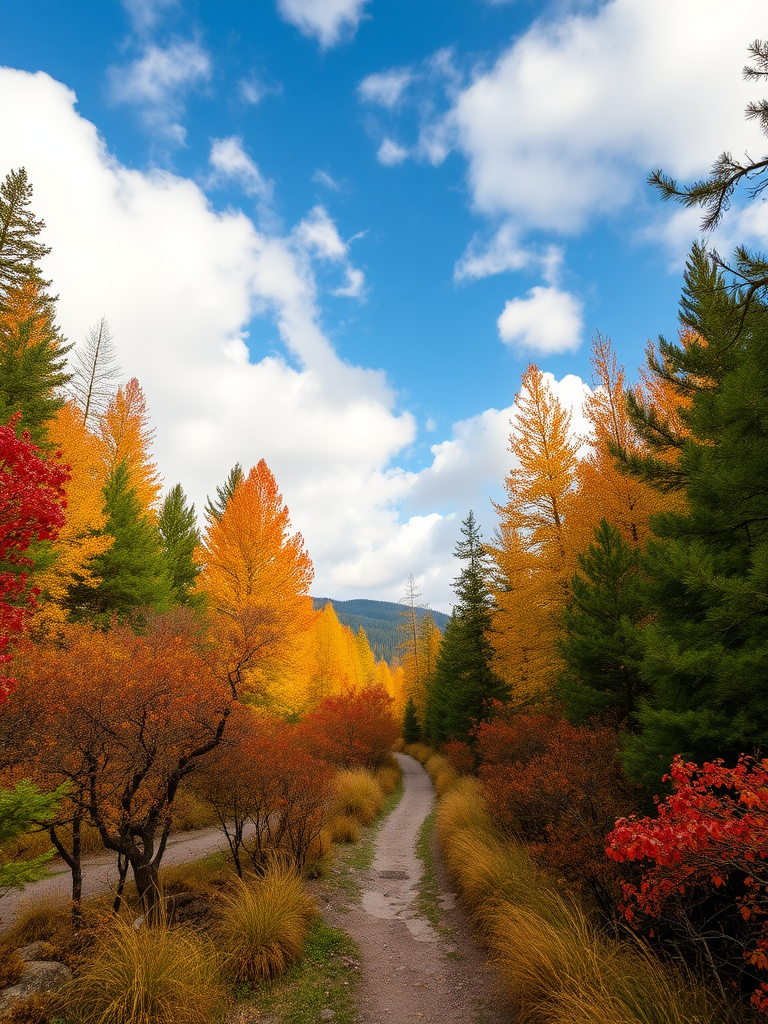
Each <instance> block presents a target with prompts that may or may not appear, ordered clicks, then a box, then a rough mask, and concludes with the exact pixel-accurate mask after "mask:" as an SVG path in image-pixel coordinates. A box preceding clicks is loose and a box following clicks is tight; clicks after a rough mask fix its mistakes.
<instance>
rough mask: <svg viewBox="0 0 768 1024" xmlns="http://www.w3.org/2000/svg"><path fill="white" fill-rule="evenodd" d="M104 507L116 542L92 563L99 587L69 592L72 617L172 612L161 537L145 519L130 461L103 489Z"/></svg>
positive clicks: (99, 618) (80, 587) (79, 587)
mask: <svg viewBox="0 0 768 1024" xmlns="http://www.w3.org/2000/svg"><path fill="white" fill-rule="evenodd" d="M104 506H105V511H106V513H107V522H106V525H105V527H104V532H105V533H106V534H107V535H109V536H111V537H114V542H113V544H112V545H111V547H109V548H108V549H107V550H106V551H105V552H103V553H102V554H100V555H97V556H96V557H95V558H94V559H93V561H92V562H91V566H90V568H91V572H92V574H93V576H95V577H97V578H98V579H99V583H98V585H97V586H95V587H92V586H91V587H87V586H83V585H76V586H74V587H73V588H72V589H71V590H70V593H69V597H68V605H69V607H70V608H71V610H72V612H73V615H74V616H75V617H76V618H94V619H96V620H97V621H101V622H108V621H109V620H110V619H111V617H112V616H113V615H117V617H118V619H123V618H125V617H126V616H127V615H129V614H130V613H132V612H134V611H138V610H140V609H145V608H154V609H157V610H163V609H165V608H167V607H168V605H169V604H170V596H171V595H170V584H169V582H168V578H167V576H166V568H165V563H164V560H163V555H162V550H161V547H160V537H159V534H158V531H157V527H156V526H155V524H154V523H152V522H151V521H150V520H149V519H147V517H146V516H145V515H144V512H143V509H142V506H141V503H140V502H139V499H138V497H137V495H136V491H135V490H134V488H133V487H132V486H131V484H130V478H129V473H128V466H127V464H126V463H125V462H121V463H119V465H118V466H117V467H116V469H115V470H114V472H113V473H112V474H111V475H110V477H109V479H108V480H107V482H106V484H105V486H104Z"/></svg>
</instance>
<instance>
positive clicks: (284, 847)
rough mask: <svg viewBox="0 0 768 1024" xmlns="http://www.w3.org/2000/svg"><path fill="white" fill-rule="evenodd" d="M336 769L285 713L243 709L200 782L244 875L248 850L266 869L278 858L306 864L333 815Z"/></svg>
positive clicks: (258, 867)
mask: <svg viewBox="0 0 768 1024" xmlns="http://www.w3.org/2000/svg"><path fill="white" fill-rule="evenodd" d="M332 781H333V770H332V769H331V768H330V766H329V765H328V764H326V763H325V762H323V761H320V760H319V759H318V758H316V757H313V756H312V755H311V754H309V753H308V752H307V751H306V750H304V749H302V747H300V746H298V745H297V744H296V743H295V742H294V739H293V736H292V729H291V727H290V726H289V725H287V724H286V723H285V722H283V721H281V720H280V719H278V718H273V717H265V716H260V717H257V716H256V714H255V713H254V712H253V710H252V709H250V708H246V707H238V708H237V709H236V710H235V714H234V715H233V717H232V722H231V724H230V727H229V728H228V730H227V735H226V737H225V739H224V742H223V743H222V744H221V746H219V747H218V748H217V750H216V751H214V752H213V753H212V754H211V755H210V756H209V757H208V758H207V760H206V763H205V765H204V767H203V771H202V775H201V778H200V779H199V780H198V782H197V783H196V785H197V789H198V792H200V793H201V794H202V795H203V796H204V797H205V798H206V799H207V800H208V801H209V802H210V803H211V804H212V805H213V807H214V808H215V810H216V814H217V816H218V819H219V823H220V826H221V829H222V830H223V832H224V834H225V836H226V838H227V842H228V844H229V848H230V850H231V852H232V857H233V859H234V862H235V868H236V870H237V873H238V875H240V876H241V877H242V873H243V855H246V856H247V857H248V858H249V859H250V861H251V864H252V866H253V869H254V871H256V872H261V871H263V869H264V867H265V866H266V865H267V864H268V863H269V860H270V858H271V857H274V856H275V855H277V856H281V855H282V856H284V857H286V858H288V859H290V861H291V862H292V863H293V864H295V865H296V867H297V868H299V869H300V868H302V867H303V866H304V864H305V862H306V860H307V856H308V855H309V854H310V853H311V850H312V847H313V845H314V844H315V843H316V842H317V841H318V839H319V836H320V833H321V832H322V830H323V828H324V826H325V825H326V823H327V821H328V817H329V814H330V812H331V807H332V795H333V794H332Z"/></svg>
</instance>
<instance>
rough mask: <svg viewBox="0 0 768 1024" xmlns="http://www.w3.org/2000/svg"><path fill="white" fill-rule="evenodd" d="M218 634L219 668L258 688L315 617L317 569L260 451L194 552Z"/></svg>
mask: <svg viewBox="0 0 768 1024" xmlns="http://www.w3.org/2000/svg"><path fill="white" fill-rule="evenodd" d="M196 558H197V561H198V563H199V564H200V565H201V572H200V575H199V576H198V580H197V584H196V588H197V591H198V593H202V594H204V595H205V597H206V599H207V603H208V614H209V619H210V623H211V630H212V635H213V637H214V638H215V642H216V670H217V672H218V673H219V674H220V675H221V676H222V677H223V678H226V679H228V680H229V682H230V684H231V685H232V686H233V687H236V688H237V687H240V686H241V685H242V684H243V683H245V682H246V681H247V682H248V683H249V685H250V686H252V687H254V688H258V687H259V686H262V687H263V685H264V675H263V673H265V672H266V671H267V670H268V669H269V666H270V664H273V663H274V662H279V661H281V660H282V659H283V658H287V657H289V656H290V655H291V653H292V649H293V647H294V645H295V641H296V637H297V636H298V635H300V634H302V633H303V632H304V631H305V630H306V629H307V628H308V627H309V625H310V624H311V622H312V619H313V615H314V613H313V611H312V599H311V598H310V597H309V585H310V583H311V582H312V577H313V570H312V562H311V560H310V557H309V555H308V554H307V552H306V550H305V549H304V540H303V538H302V536H301V534H300V533H294V534H291V533H290V518H289V512H288V508H287V506H286V505H285V504H284V503H283V498H282V495H281V494H280V492H279V491H278V489H277V483H276V482H275V478H274V476H273V475H272V473H271V471H270V469H269V467H268V466H267V464H266V462H265V461H264V460H263V459H262V460H261V461H260V462H259V464H258V465H257V466H254V467H253V469H251V471H250V473H249V474H248V476H247V477H246V478H245V479H243V480H242V481H241V482H240V483H239V484H238V485H237V487H236V489H235V491H234V493H233V494H232V496H231V497H230V498H229V500H228V502H227V505H226V509H225V510H224V512H223V514H222V515H221V517H220V518H216V517H211V518H209V521H208V528H207V530H206V534H205V537H204V539H203V542H202V544H201V546H200V548H199V549H198V552H197V555H196Z"/></svg>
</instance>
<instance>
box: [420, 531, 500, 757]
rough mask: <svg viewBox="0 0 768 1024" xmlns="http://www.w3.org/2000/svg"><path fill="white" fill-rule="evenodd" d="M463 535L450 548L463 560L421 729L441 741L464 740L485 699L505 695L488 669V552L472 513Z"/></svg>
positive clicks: (489, 599)
mask: <svg viewBox="0 0 768 1024" xmlns="http://www.w3.org/2000/svg"><path fill="white" fill-rule="evenodd" d="M461 533H462V536H463V539H462V540H460V541H459V542H458V543H457V545H456V549H455V551H454V554H455V556H456V558H459V559H461V560H462V561H464V562H465V563H466V564H465V565H464V567H463V568H462V570H461V572H460V573H459V575H458V577H457V578H456V579H455V580H454V581H453V588H454V592H455V594H456V596H457V598H458V602H457V604H456V605H455V607H454V610H453V615H452V616H451V618H450V621H449V623H448V626H447V627H446V631H445V635H444V637H443V642H442V644H441V646H440V653H439V655H438V658H437V665H436V667H435V678H434V682H433V685H432V689H431V691H430V693H429V695H428V697H427V711H426V716H425V731H426V732H427V733H428V735H429V737H430V739H432V740H435V741H437V742H442V741H443V740H446V739H448V738H449V737H454V738H455V739H463V740H465V739H467V738H468V736H469V733H470V730H471V728H472V724H473V722H475V721H478V720H479V719H481V718H482V716H483V711H484V705H485V704H486V702H487V701H489V700H494V699H495V700H500V699H503V698H504V697H505V696H507V688H506V686H505V684H504V683H503V682H502V681H501V680H500V679H499V677H498V676H497V675H496V674H495V672H494V671H493V669H492V667H491V662H492V659H493V649H492V647H491V641H490V638H489V634H490V630H491V614H492V605H493V601H492V598H491V594H490V591H489V588H488V576H489V568H488V561H489V559H488V555H487V552H486V549H485V546H484V545H483V543H482V533H481V532H480V529H479V527H478V525H477V522H476V520H475V516H474V513H473V512H470V513H469V515H468V516H467V518H466V519H465V520H464V522H463V523H462V524H461Z"/></svg>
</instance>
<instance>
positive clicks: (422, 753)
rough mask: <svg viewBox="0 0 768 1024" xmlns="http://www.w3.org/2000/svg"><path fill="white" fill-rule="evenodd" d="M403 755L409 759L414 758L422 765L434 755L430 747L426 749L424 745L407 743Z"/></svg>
mask: <svg viewBox="0 0 768 1024" xmlns="http://www.w3.org/2000/svg"><path fill="white" fill-rule="evenodd" d="M405 753H406V754H408V755H409V757H415V758H416V760H417V761H418V762H419V763H420V764H424V762H425V761H426V760H427V758H428V757H429V756H430V755H431V754H434V750H433V749H432V747H428V746H427V745H426V743H409V744H408V746H407V747H406V748H405Z"/></svg>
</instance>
